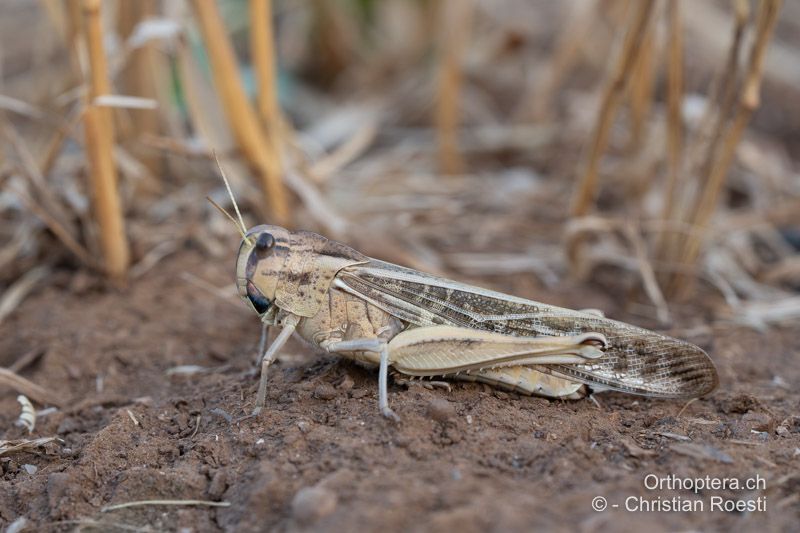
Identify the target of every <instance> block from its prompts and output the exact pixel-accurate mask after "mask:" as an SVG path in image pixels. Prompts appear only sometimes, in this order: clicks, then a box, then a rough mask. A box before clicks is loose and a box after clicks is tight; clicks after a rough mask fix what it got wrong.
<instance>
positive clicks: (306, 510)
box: [292, 487, 337, 526]
mask: <svg viewBox="0 0 800 533" xmlns="http://www.w3.org/2000/svg"><path fill="white" fill-rule="evenodd" d="M336 503H337V502H336V494H334V493H333V492H332V491H330V490H328V489H326V488H324V487H304V488H302V489H300V490H299V491H297V494H295V495H294V498H293V499H292V517H293V518H294V519H295V521H296V522H297V523H298V524H300V525H301V526H309V525H312V524H314V523H316V522H318V521H319V520H321V519H322V518H325V517H326V516H328V515H329V514H331V513H333V511H335V510H336Z"/></svg>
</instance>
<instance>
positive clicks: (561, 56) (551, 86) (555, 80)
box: [523, 0, 600, 122]
mask: <svg viewBox="0 0 800 533" xmlns="http://www.w3.org/2000/svg"><path fill="white" fill-rule="evenodd" d="M572 5H573V9H574V12H573V13H571V14H570V15H569V18H568V20H567V24H566V26H565V28H564V29H563V30H562V31H561V32H560V33H559V36H558V42H557V43H556V46H555V52H554V53H553V59H552V60H551V61H550V62H549V64H548V65H547V72H546V73H545V74H544V75H543V76H542V77H541V81H540V82H538V83H537V84H536V86H535V87H534V91H533V98H532V100H533V102H532V108H533V119H534V121H535V122H541V121H544V120H547V119H548V118H549V117H550V114H551V109H552V103H553V94H554V93H555V91H556V89H558V87H559V86H560V85H561V83H562V81H563V80H564V78H565V77H566V75H567V74H568V73H569V71H570V70H571V69H572V67H573V66H574V65H575V63H576V61H577V59H578V56H579V52H580V50H581V47H582V46H583V45H584V44H585V43H586V39H585V36H586V35H588V34H589V32H590V31H591V28H592V24H594V23H595V22H596V17H597V12H598V10H599V7H600V1H599V0H594V1H593V2H588V1H585V0H584V1H581V2H573V4H572ZM525 112H526V111H523V113H525Z"/></svg>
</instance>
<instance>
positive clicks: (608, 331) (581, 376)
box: [223, 174, 718, 419]
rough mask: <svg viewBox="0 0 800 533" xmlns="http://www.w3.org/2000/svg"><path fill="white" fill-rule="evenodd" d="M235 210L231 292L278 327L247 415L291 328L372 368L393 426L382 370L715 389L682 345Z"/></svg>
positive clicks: (691, 349) (561, 389) (582, 391)
mask: <svg viewBox="0 0 800 533" xmlns="http://www.w3.org/2000/svg"><path fill="white" fill-rule="evenodd" d="M223 178H224V174H223ZM226 186H227V187H228V191H229V192H230V186H229V185H228V184H227V180H226ZM231 198H232V199H233V195H232V194H231ZM234 207H235V208H236V212H237V215H238V216H239V222H238V223H239V224H240V225H241V228H240V230H241V234H242V240H241V243H240V245H239V251H238V255H237V258H236V285H237V288H238V291H239V295H240V296H241V297H242V299H243V300H244V301H245V302H247V303H248V305H250V306H251V307H252V308H253V310H254V311H255V312H256V313H257V314H258V315H259V317H260V318H261V321H262V322H263V323H264V324H266V325H273V326H277V327H279V328H281V330H280V333H279V334H278V336H277V337H276V339H275V341H274V342H273V343H272V344H271V345H270V347H269V349H268V350H267V351H266V353H265V354H264V355H263V357H262V359H261V380H260V383H259V387H258V395H257V398H256V406H255V410H254V412H253V414H254V415H255V414H258V413H259V412H260V411H261V409H262V408H263V407H264V406H265V402H266V393H267V375H268V369H269V366H270V364H271V363H272V362H273V360H274V359H275V356H276V355H277V354H278V352H279V351H280V349H281V348H282V347H283V345H284V344H285V343H286V341H287V340H288V339H289V337H290V336H291V335H292V333H294V332H297V333H298V334H299V335H300V337H302V338H303V339H304V340H306V341H308V342H310V343H311V344H313V345H315V346H317V347H318V348H320V349H322V350H323V351H325V352H329V353H336V354H339V355H341V356H344V357H347V358H350V359H353V360H355V361H359V362H363V363H368V364H370V365H377V366H378V405H379V408H380V411H381V413H382V414H383V415H384V416H386V417H389V418H393V419H396V418H397V416H396V415H395V414H394V412H393V411H392V410H391V409H390V408H389V402H388V394H387V390H388V385H387V380H388V377H387V375H388V370H389V367H391V368H392V369H393V370H394V371H395V372H397V373H399V374H401V375H405V376H409V377H410V378H412V379H413V378H415V377H429V378H433V377H441V378H444V379H462V380H470V381H479V382H483V383H488V384H490V385H493V386H497V387H501V388H505V389H508V390H512V391H515V392H519V393H522V394H527V395H538V396H544V397H549V398H564V399H580V398H583V397H585V396H586V395H587V394H589V393H590V392H599V391H605V390H614V391H622V392H627V393H631V394H638V395H642V396H650V397H656V398H675V399H688V398H696V397H699V396H703V395H705V394H707V393H709V392H711V391H712V390H713V389H714V388H715V387H716V386H717V383H718V378H717V372H716V369H715V367H714V364H713V363H712V361H711V359H710V358H709V357H708V355H707V354H706V353H705V352H704V351H703V350H702V349H700V348H699V347H697V346H695V345H693V344H690V343H688V342H685V341H682V340H678V339H675V338H672V337H667V336H665V335H661V334H659V333H656V332H653V331H649V330H646V329H643V328H639V327H636V326H632V325H630V324H626V323H624V322H618V321H615V320H610V319H607V318H605V317H603V316H602V315H601V314H599V313H597V312H593V311H573V310H570V309H564V308H560V307H555V306H552V305H548V304H544V303H539V302H535V301H533V300H526V299H523V298H518V297H515V296H510V295H507V294H502V293H499V292H495V291H490V290H486V289H481V288H479V287H474V286H471V285H467V284H463V283H458V282H456V281H451V280H449V279H444V278H440V277H436V276H432V275H429V274H426V273H424V272H420V271H417V270H413V269H410V268H405V267H402V266H398V265H394V264H391V263H387V262H384V261H379V260H377V259H372V258H370V257H367V256H366V255H364V254H362V253H360V252H358V251H356V250H354V249H352V248H350V247H349V246H346V245H344V244H341V243H339V242H336V241H332V240H329V239H327V238H325V237H323V236H321V235H318V234H316V233H311V232H305V231H297V232H290V231H288V230H286V229H284V228H281V227H278V226H268V225H260V226H256V227H253V228H252V229H250V230H247V229H246V227H245V225H244V221H243V219H242V218H241V214H240V213H239V209H238V206H236V202H235V200H234ZM226 214H227V213H226ZM228 217H229V218H231V220H233V221H234V223H236V221H235V220H234V219H233V217H232V216H230V215H228Z"/></svg>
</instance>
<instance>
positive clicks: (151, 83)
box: [119, 0, 162, 175]
mask: <svg viewBox="0 0 800 533" xmlns="http://www.w3.org/2000/svg"><path fill="white" fill-rule="evenodd" d="M156 13H157V11H156V2H155V0H139V1H136V2H121V3H120V5H119V18H120V23H119V25H120V33H121V34H122V36H123V37H124V38H127V37H128V36H129V35H130V33H131V32H132V31H133V29H134V28H135V27H136V24H138V23H140V22H141V21H143V20H146V19H148V18H150V17H154V16H155V15H156ZM158 53H159V52H158V50H157V49H156V46H155V45H154V44H153V43H152V42H147V43H145V44H143V45H142V46H140V47H138V48H137V49H136V50H133V51H132V52H131V56H130V58H129V59H128V68H127V69H126V71H125V73H124V74H125V76H124V80H123V83H124V86H125V92H126V94H132V95H136V96H138V97H141V98H146V99H150V100H158V96H159V95H158V91H157V87H156V80H155V79H154V77H153V74H152V73H153V72H154V70H156V68H157V65H158V58H157V57H156V56H157V54H158ZM131 124H132V131H131V137H132V138H133V139H136V140H139V139H141V138H142V137H144V136H147V135H158V134H159V131H160V124H159V113H158V112H157V111H155V110H140V111H135V112H133V113H131ZM139 158H140V160H141V162H142V163H143V164H144V165H145V166H146V167H147V168H148V170H150V172H152V173H153V174H154V175H158V174H159V173H160V171H161V163H162V161H161V157H160V156H159V155H158V154H154V153H143V154H141V155H140V157H139Z"/></svg>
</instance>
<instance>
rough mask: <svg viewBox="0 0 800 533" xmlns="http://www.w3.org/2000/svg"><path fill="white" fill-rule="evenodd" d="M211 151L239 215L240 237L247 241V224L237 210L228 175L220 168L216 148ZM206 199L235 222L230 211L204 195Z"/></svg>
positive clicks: (237, 206)
mask: <svg viewBox="0 0 800 533" xmlns="http://www.w3.org/2000/svg"><path fill="white" fill-rule="evenodd" d="M211 153H212V154H213V155H214V161H216V163H217V168H218V169H219V173H220V175H221V176H222V181H223V182H225V188H226V189H227V190H228V195H229V196H230V197H231V202H233V208H234V209H235V210H236V216H238V217H239V223H238V225H237V227H240V228H241V229H240V233H241V234H242V239H244V240H245V241H248V242H249V239H248V238H247V226H245V225H244V219H243V218H242V213H241V212H240V211H239V205H238V204H237V203H236V198H234V196H233V191H232V190H231V184H230V182H228V177H227V176H226V175H225V171H224V170H223V169H222V165H221V164H220V163H219V158H218V157H217V152H216V150H212V152H211ZM206 199H207V200H208V201H209V202H211V204H212V205H214V207H216V208H217V209H219V210H220V211H222V212H223V213H224V214H225V215H226V216H227V217H228V218H229V219H231V220H232V221H233V223H234V224H236V220H235V219H234V218H233V217H232V216H231V215H230V213H228V212H227V211H225V210H224V209H222V208H221V207H220V206H219V205H217V203H216V202H214V200H212V199H211V198H208V197H206Z"/></svg>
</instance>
